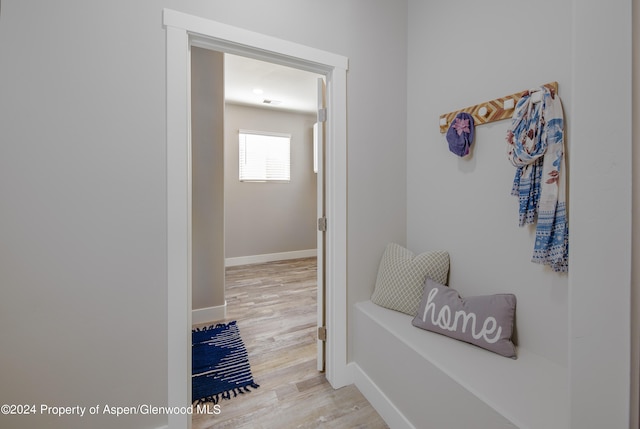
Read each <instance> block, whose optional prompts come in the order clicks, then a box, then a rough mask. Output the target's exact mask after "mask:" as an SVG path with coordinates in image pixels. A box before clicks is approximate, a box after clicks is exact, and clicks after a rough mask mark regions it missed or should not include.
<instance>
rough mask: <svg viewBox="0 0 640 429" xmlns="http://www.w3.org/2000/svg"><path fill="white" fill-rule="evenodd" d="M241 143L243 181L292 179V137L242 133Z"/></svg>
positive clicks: (239, 141)
mask: <svg viewBox="0 0 640 429" xmlns="http://www.w3.org/2000/svg"><path fill="white" fill-rule="evenodd" d="M238 143H239V161H240V163H239V167H240V181H242V182H265V181H285V182H288V181H289V180H290V179H291V167H290V161H291V150H290V146H291V135H289V134H274V133H265V132H258V131H246V130H240V132H239V139H238Z"/></svg>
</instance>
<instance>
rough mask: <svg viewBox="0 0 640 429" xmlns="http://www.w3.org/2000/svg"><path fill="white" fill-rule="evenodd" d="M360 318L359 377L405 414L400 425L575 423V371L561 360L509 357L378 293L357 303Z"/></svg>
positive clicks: (435, 428) (534, 427)
mask: <svg viewBox="0 0 640 429" xmlns="http://www.w3.org/2000/svg"><path fill="white" fill-rule="evenodd" d="M353 320H354V327H353V329H354V330H353V335H354V350H353V362H354V367H355V372H356V374H355V375H354V379H355V381H356V385H357V386H358V388H359V389H360V390H361V391H363V393H364V394H365V396H367V395H368V394H369V395H370V396H372V398H371V399H370V401H371V402H372V404H373V405H374V407H375V406H376V403H378V404H379V403H380V400H381V399H380V398H384V401H389V404H386V405H385V407H387V409H393V410H394V411H393V412H394V413H399V414H400V419H398V418H397V417H398V416H396V417H393V416H392V417H390V419H391V420H392V421H397V422H402V423H400V424H398V423H396V424H391V423H390V425H391V427H392V428H393V427H394V426H398V427H400V426H404V427H409V428H410V427H416V428H421V429H422V428H425V429H449V428H459V427H460V428H461V427H471V428H474V429H482V428H487V429H497V428H514V427H518V428H520V429H566V428H567V427H568V415H569V413H568V404H569V394H568V374H567V370H566V368H563V367H562V366H560V365H558V364H556V363H554V362H551V361H549V360H547V359H545V358H543V357H541V356H538V355H536V354H534V353H531V352H529V351H527V350H526V349H522V348H520V349H518V359H509V358H505V357H503V356H500V355H497V354H495V353H492V352H489V351H487V350H484V349H481V348H478V347H476V346H473V345H470V344H467V343H464V342H461V341H457V340H454V339H452V338H448V337H445V336H443V335H440V334H436V333H432V332H428V331H425V330H422V329H418V328H416V327H414V326H412V325H411V320H412V317H410V316H408V315H406V314H403V313H399V312H397V311H393V310H389V309H386V308H383V307H380V306H378V305H376V304H374V303H372V302H371V301H364V302H360V303H357V304H356V305H355V313H354V319H353ZM372 389H373V391H372ZM368 399H369V398H368ZM385 407H382V408H385ZM379 411H380V410H379ZM385 413H386V414H389V413H388V411H384V410H383V412H381V415H383V417H385V415H384V414H385ZM465 425H466V426H465Z"/></svg>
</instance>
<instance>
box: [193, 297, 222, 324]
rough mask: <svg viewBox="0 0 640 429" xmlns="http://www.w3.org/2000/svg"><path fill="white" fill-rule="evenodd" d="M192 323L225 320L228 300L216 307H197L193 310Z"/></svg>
mask: <svg viewBox="0 0 640 429" xmlns="http://www.w3.org/2000/svg"><path fill="white" fill-rule="evenodd" d="M191 314H192V316H191V323H192V324H193V325H200V324H202V323H211V322H216V321H218V320H224V319H226V317H227V301H225V302H224V305H216V306H214V307H206V308H196V309H194V310H191Z"/></svg>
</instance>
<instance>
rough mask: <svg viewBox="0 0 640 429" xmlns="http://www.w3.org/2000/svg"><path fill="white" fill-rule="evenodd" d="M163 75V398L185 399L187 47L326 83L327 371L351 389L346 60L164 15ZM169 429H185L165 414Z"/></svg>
mask: <svg viewBox="0 0 640 429" xmlns="http://www.w3.org/2000/svg"><path fill="white" fill-rule="evenodd" d="M163 24H164V26H165V28H166V43H167V44H166V78H167V106H166V108H167V118H166V121H167V130H166V131H167V283H168V296H167V300H168V303H167V310H168V314H167V325H168V326H167V345H168V354H167V369H168V380H167V388H168V392H167V398H168V407H170V408H173V407H178V408H180V407H185V406H189V405H190V398H191V174H190V173H191V135H190V130H191V126H190V125H191V124H190V122H191V119H190V118H191V106H190V101H191V100H190V98H191V97H190V93H191V82H190V77H191V70H190V68H191V66H190V64H191V61H190V52H191V46H198V47H202V48H206V49H211V50H216V51H220V52H225V53H231V54H236V55H244V56H248V57H251V58H255V59H260V60H264V61H269V62H272V63H277V64H281V65H286V66H290V67H295V68H298V69H302V70H307V71H311V72H314V73H318V74H323V75H325V77H326V82H327V93H326V103H327V121H326V153H325V155H326V158H325V166H326V170H325V192H326V193H325V198H326V200H325V203H326V207H325V209H326V213H327V219H328V228H327V232H326V258H325V267H326V280H325V281H326V327H327V341H326V371H325V375H326V378H327V380H328V381H329V383H331V385H332V386H333V387H334V388H339V387H342V386H345V385H347V384H351V382H352V380H351V377H350V375H349V372H348V369H347V263H346V262H347V186H346V185H347V94H346V74H347V68H348V59H347V58H346V57H343V56H340V55H336V54H333V53H330V52H326V51H321V50H318V49H315V48H311V47H308V46H304V45H300V44H297V43H293V42H290V41H287V40H282V39H277V38H274V37H271V36H267V35H264V34H259V33H255V32H252V31H248V30H244V29H240V28H237V27H232V26H229V25H227V24H222V23H219V22H216V21H211V20H208V19H205V18H202V17H198V16H194V15H188V14H185V13H182V12H178V11H175V10H171V9H164V10H163ZM168 427H169V428H170V429H183V428H189V427H191V417H190V415H188V414H186V413H170V414H169V416H168Z"/></svg>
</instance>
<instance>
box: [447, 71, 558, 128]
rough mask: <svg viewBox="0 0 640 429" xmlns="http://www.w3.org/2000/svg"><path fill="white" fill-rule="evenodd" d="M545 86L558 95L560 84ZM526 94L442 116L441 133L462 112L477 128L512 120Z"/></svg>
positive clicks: (519, 93) (552, 83)
mask: <svg viewBox="0 0 640 429" xmlns="http://www.w3.org/2000/svg"><path fill="white" fill-rule="evenodd" d="M544 86H546V87H547V88H549V89H550V90H552V91H555V92H556V93H557V92H558V82H550V83H546V84H544ZM526 92H527V90H525V91H520V92H516V93H515V94H511V95H507V96H504V97H502V98H496V99H495V100H491V101H486V102H484V103H480V104H476V105H475V106H469V107H466V108H464V109H460V110H456V111H455V112H449V113H445V114H443V115H440V132H441V133H443V134H444V133H446V132H447V130H448V129H449V126H450V125H451V122H452V121H453V120H454V119H455V117H456V115H457V114H458V113H460V112H466V113H468V114H470V115H471V116H472V117H473V120H474V124H475V125H476V126H477V125H482V124H488V123H490V122H495V121H501V120H503V119H510V118H511V117H512V116H513V109H514V108H515V106H516V104H518V100H520V98H522V95H523V94H525V93H526ZM511 100H513V101H511Z"/></svg>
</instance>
